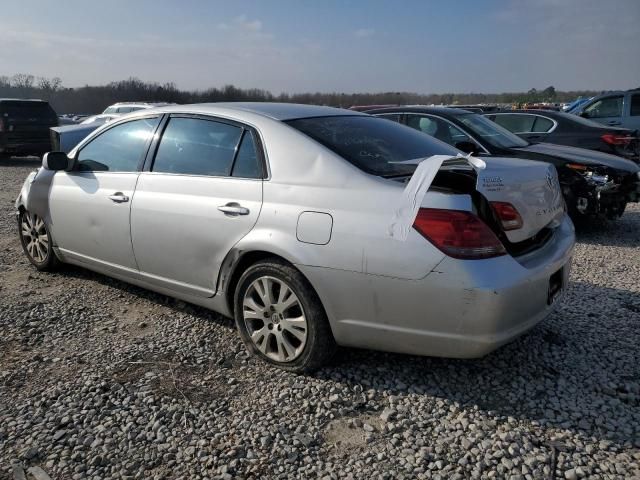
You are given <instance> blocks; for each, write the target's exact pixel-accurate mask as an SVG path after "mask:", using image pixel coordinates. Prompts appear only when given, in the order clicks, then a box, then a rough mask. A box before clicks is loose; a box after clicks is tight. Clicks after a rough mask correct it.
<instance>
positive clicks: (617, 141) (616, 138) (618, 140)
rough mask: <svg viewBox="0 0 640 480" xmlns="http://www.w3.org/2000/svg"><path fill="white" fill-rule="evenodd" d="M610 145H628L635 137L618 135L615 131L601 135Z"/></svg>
mask: <svg viewBox="0 0 640 480" xmlns="http://www.w3.org/2000/svg"><path fill="white" fill-rule="evenodd" d="M600 138H601V139H602V140H603V141H604V142H606V143H608V144H609V145H628V144H629V143H630V142H631V140H633V137H631V136H629V135H616V134H615V133H605V134H604V135H602V136H601V137H600Z"/></svg>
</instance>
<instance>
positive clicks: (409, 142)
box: [287, 115, 460, 176]
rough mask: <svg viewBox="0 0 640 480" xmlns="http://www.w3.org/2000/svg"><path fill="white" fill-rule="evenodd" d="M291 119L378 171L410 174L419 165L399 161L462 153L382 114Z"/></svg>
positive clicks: (366, 167)
mask: <svg viewBox="0 0 640 480" xmlns="http://www.w3.org/2000/svg"><path fill="white" fill-rule="evenodd" d="M287 123H288V124H289V125H291V126H292V127H294V128H295V129H297V130H299V131H301V132H302V133H304V134H306V135H307V136H309V137H311V138H313V139H314V140H316V141H317V142H319V143H321V144H322V145H324V146H325V147H327V148H329V149H330V150H332V151H334V152H335V153H336V154H338V155H340V156H341V157H342V158H344V159H345V160H347V161H349V162H351V163H352V164H354V165H355V166H357V167H358V168H360V169H361V170H364V171H365V172H368V173H372V174H374V175H381V176H395V175H409V174H411V173H412V172H413V171H414V170H415V168H416V166H415V165H402V164H399V163H397V162H403V161H406V160H414V159H419V158H426V157H430V156H431V155H436V154H442V155H452V156H456V155H457V154H458V153H460V151H459V150H456V149H455V148H453V147H451V146H449V145H447V144H446V143H443V142H440V141H438V140H436V139H435V138H433V137H430V136H428V135H424V134H423V133H420V132H417V131H415V130H414V129H412V128H408V127H406V126H404V125H399V124H397V123H395V122H390V121H388V120H385V119H382V118H378V117H372V116H364V115H363V116H359V115H358V116H338V117H317V118H300V119H296V120H289V121H288V122H287Z"/></svg>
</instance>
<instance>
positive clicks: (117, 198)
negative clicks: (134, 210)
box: [109, 192, 129, 203]
mask: <svg viewBox="0 0 640 480" xmlns="http://www.w3.org/2000/svg"><path fill="white" fill-rule="evenodd" d="M109 200H111V201H112V202H116V203H124V202H128V201H129V197H127V196H126V195H125V194H124V193H122V192H116V193H114V194H113V195H109Z"/></svg>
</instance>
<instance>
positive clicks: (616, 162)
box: [514, 143, 640, 173]
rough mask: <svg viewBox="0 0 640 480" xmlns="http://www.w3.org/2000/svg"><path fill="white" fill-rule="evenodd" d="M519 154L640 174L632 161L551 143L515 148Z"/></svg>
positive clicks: (639, 169)
mask: <svg viewBox="0 0 640 480" xmlns="http://www.w3.org/2000/svg"><path fill="white" fill-rule="evenodd" d="M514 150H517V151H519V152H531V153H537V154H543V155H551V156H553V157H556V158H559V159H562V160H566V161H567V162H568V163H571V162H575V163H580V164H582V165H593V166H597V165H605V166H607V167H611V168H615V169H617V170H623V171H626V172H630V173H633V172H638V171H640V167H638V165H636V164H635V163H633V162H632V161H631V160H625V159H624V158H621V157H617V156H615V155H609V154H608V153H603V152H598V151H596V150H587V149H585V148H577V147H567V146H565V145H554V144H551V143H532V144H531V145H528V146H526V147H519V148H514Z"/></svg>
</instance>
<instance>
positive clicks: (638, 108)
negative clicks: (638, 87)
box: [631, 93, 640, 117]
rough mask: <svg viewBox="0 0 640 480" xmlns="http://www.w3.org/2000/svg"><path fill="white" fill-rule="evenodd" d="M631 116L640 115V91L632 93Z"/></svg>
mask: <svg viewBox="0 0 640 480" xmlns="http://www.w3.org/2000/svg"><path fill="white" fill-rule="evenodd" d="M631 116H632V117H637V116H640V93H635V94H633V95H631Z"/></svg>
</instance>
